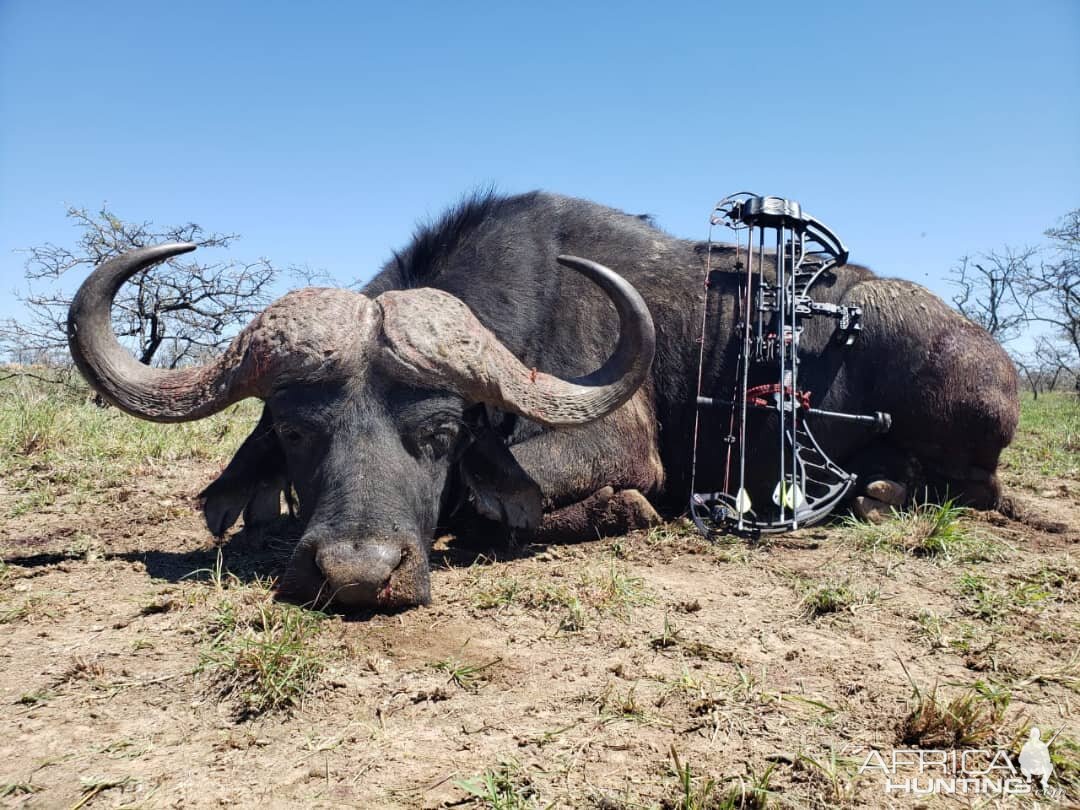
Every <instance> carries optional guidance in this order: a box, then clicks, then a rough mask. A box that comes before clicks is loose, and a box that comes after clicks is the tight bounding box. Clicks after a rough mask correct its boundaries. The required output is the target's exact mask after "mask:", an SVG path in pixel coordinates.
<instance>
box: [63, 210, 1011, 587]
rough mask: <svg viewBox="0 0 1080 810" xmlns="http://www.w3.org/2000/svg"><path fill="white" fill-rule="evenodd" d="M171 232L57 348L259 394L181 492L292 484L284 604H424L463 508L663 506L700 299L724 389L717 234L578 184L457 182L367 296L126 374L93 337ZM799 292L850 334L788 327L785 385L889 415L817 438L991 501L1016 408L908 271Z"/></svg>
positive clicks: (146, 382)
mask: <svg viewBox="0 0 1080 810" xmlns="http://www.w3.org/2000/svg"><path fill="white" fill-rule="evenodd" d="M192 248H193V246H190V245H163V246H159V247H156V248H145V249H141V250H137V251H134V252H132V253H129V254H125V255H123V256H121V257H119V258H117V259H114V260H112V261H109V262H107V263H105V264H103V265H102V266H101V267H99V268H97V269H96V270H95V271H94V273H93V274H92V275H91V276H90V277H89V279H87V281H86V282H85V283H84V284H83V286H82V288H81V289H80V290H79V293H78V295H77V297H76V299H75V301H74V303H73V304H72V308H71V314H70V318H69V324H68V328H69V339H70V345H71V351H72V354H73V356H74V358H75V361H76V363H77V365H78V367H79V369H80V370H81V371H82V373H83V374H84V375H85V376H86V378H87V380H88V381H89V382H90V384H91V385H92V386H93V387H94V388H95V389H96V390H98V391H99V392H100V393H101V395H102V396H103V397H105V398H106V399H107V400H109V401H110V402H112V403H114V404H115V405H117V406H118V407H120V408H122V409H124V410H125V411H127V412H128V413H131V414H133V415H135V416H139V417H142V418H145V419H153V420H157V421H184V420H190V419H199V418H201V417H204V416H207V415H209V414H212V413H214V412H216V411H219V410H221V409H222V408H224V407H225V406H227V405H228V404H229V403H232V402H235V401H237V400H239V399H241V398H244V397H258V398H260V399H262V400H263V401H264V402H265V408H264V411H263V416H262V419H261V420H260V422H259V425H258V426H257V427H256V429H255V431H254V432H253V433H252V434H251V436H250V437H248V439H247V440H246V441H245V443H244V445H243V446H242V447H241V449H240V450H239V451H238V452H237V454H236V456H235V457H234V459H233V460H232V462H231V463H230V464H229V465H228V467H227V468H226V469H225V470H224V472H223V473H222V474H221V476H220V477H219V478H218V479H217V480H216V481H214V482H213V483H212V484H211V485H210V486H209V487H208V488H207V489H206V490H205V491H204V492H203V498H204V499H205V502H204V512H205V516H206V520H207V525H208V526H209V528H210V530H211V532H213V533H214V534H222V533H223V532H224V531H225V530H226V529H228V527H229V526H231V525H232V524H233V522H235V520H236V519H237V517H238V516H239V514H240V513H241V512H244V513H245V516H246V519H247V520H248V521H249V522H250V523H258V522H259V521H260V520H265V519H267V518H268V517H271V516H276V515H277V514H278V513H279V510H280V494H281V493H282V492H283V491H284V492H287V493H288V492H292V491H295V494H296V496H297V498H298V503H299V517H300V520H301V522H302V523H303V524H304V527H305V528H304V533H303V536H302V538H301V540H300V541H299V543H298V544H297V546H296V549H295V551H294V553H293V555H292V558H291V560H290V562H289V566H288V569H287V572H286V574H285V576H284V577H283V580H282V588H283V590H284V591H286V592H288V593H290V594H291V595H292V596H293V597H294V598H298V599H301V600H315V601H318V602H319V603H320V604H327V603H330V602H331V601H332V602H333V603H334V604H335V605H337V606H340V607H343V608H350V607H358V606H381V607H388V606H402V605H412V604H419V603H426V602H427V601H429V599H430V582H429V571H428V546H429V542H430V540H431V539H432V537H433V536H434V532H435V531H436V528H437V527H439V528H443V529H448V530H451V531H453V530H455V529H458V530H460V529H461V527H462V526H465V525H475V521H476V520H477V518H478V517H479V518H482V519H486V520H490V521H495V522H497V523H498V524H501V525H502V526H504V527H507V528H509V529H512V530H520V531H524V532H536V533H539V534H541V536H547V537H556V536H573V535H575V534H576V535H586V536H588V535H593V536H595V535H596V534H598V533H610V532H622V531H625V530H627V529H629V528H634V527H638V526H642V525H647V524H648V523H650V522H652V521H655V520H656V519H658V516H657V511H654V509H655V510H658V511H659V512H660V513H661V514H666V515H671V514H677V513H679V512H681V511H682V510H683V509H685V507H686V504H687V499H688V495H689V460H690V456H691V442H692V434H693V425H694V414H695V400H696V395H697V378H698V364H699V352H700V351H701V348H702V347H701V345H700V343H699V342H698V338H699V336H700V330H701V323H702V306H703V302H704V305H705V306H707V307H708V315H709V318H708V322H709V324H710V329H709V331H708V334H707V335H706V340H705V345H704V352H703V354H702V355H701V357H703V365H702V380H703V390H704V392H705V393H706V394H708V395H713V394H714V393H715V395H716V396H721V395H723V394H730V391H731V385H732V379H733V375H734V369H735V367H736V361H737V356H738V347H739V341H738V339H737V337H736V334H735V332H736V330H735V325H736V323H737V322H738V321H739V319H740V318H741V317H742V314H741V313H740V301H741V300H742V296H741V295H740V293H739V284H740V282H741V280H742V279H743V278H744V273H742V272H740V271H738V270H737V269H736V267H735V264H736V252H735V249H734V248H732V247H726V246H721V247H717V246H715V245H712V246H710V245H708V244H705V243H701V242H694V241H688V240H683V239H678V238H675V237H672V236H670V235H668V234H667V233H664V232H663V231H661V230H659V229H658V228H656V227H655V226H654V225H653V224H652V223H651V221H650V220H649V218H647V217H639V216H631V215H628V214H625V213H622V212H620V211H616V210H613V209H611V208H606V207H603V206H600V205H597V204H595V203H592V202H588V201H585V200H579V199H572V198H568V197H562V196H557V195H554V194H548V193H542V192H533V193H529V194H523V195H519V196H510V197H504V196H497V195H494V194H485V195H478V196H475V197H472V198H470V199H467V200H466V201H464V202H463V203H462V204H461V205H459V206H458V207H456V208H455V209H453V210H451V211H449V212H448V213H447V214H446V215H444V216H443V217H442V219H440V220H439V221H438V222H436V223H434V224H432V225H429V226H426V227H422V228H420V229H419V230H418V232H417V233H416V235H415V237H414V238H413V240H412V242H411V243H410V244H409V245H408V246H407V247H406V248H405V249H404V250H402V251H401V252H400V253H396V254H395V255H394V256H393V258H392V259H391V260H390V261H389V262H388V263H387V264H386V265H385V266H384V267H383V269H382V271H381V272H380V273H379V274H378V275H377V276H376V277H375V278H374V279H373V280H372V281H371V283H370V284H368V285H367V287H366V288H365V290H364V292H363V294H360V293H356V292H352V291H348V290H341V289H316V288H308V289H303V290H299V291H295V292H292V293H289V294H288V295H286V296H284V297H283V298H281V299H280V300H278V301H277V302H275V303H274V304H272V305H271V306H270V307H269V308H267V309H266V310H265V311H264V312H263V313H262V314H261V315H259V316H258V317H257V318H256V319H255V320H254V321H253V322H252V323H251V324H250V325H249V326H248V327H247V328H246V329H245V330H244V331H243V332H242V333H241V334H240V335H239V336H237V338H236V339H235V340H234V341H233V343H232V345H231V346H230V348H229V349H228V350H227V351H226V352H225V353H224V354H223V355H222V356H221V357H220V358H219V359H218V360H216V361H215V362H213V363H212V364H210V365H209V366H205V367H199V368H185V369H180V370H173V371H169V370H162V369H156V368H149V367H147V366H143V365H141V364H139V363H138V362H137V361H136V360H135V359H134V358H132V357H131V356H130V355H129V354H128V353H127V352H126V351H124V350H123V348H122V347H121V346H120V345H119V344H118V343H117V341H116V338H115V337H114V335H113V333H112V330H111V326H110V316H109V310H110V306H111V302H112V298H113V296H114V295H115V293H116V291H117V290H118V289H119V287H120V286H121V285H122V284H123V283H124V281H125V280H126V279H128V278H129V277H130V276H131V275H133V274H134V273H136V272H138V271H139V270H141V269H144V268H146V267H147V266H149V265H150V264H152V263H154V262H157V261H161V260H163V259H165V258H167V257H169V256H173V255H176V254H178V253H181V252H183V251H186V250H190V249H192ZM567 256H581V257H588V259H590V260H592V261H583V260H580V259H573V258H567ZM707 259H708V265H709V267H710V268H711V278H710V279H709V285H708V291H707V292H706V288H705V286H704V285H703V283H702V282H703V277H704V272H705V268H706V260H707ZM593 262H596V263H598V264H593ZM565 268H568V269H565ZM605 268H611V270H607V269H605ZM612 270H613V271H614V272H612ZM631 285H632V286H631ZM635 289H636V290H637V291H639V292H640V295H641V298H639V297H638V296H637V294H636V293H635V292H634V290H635ZM814 295H815V297H816V298H817V300H819V301H823V302H831V303H843V304H850V305H858V306H861V307H862V309H863V318H862V323H863V330H862V334H861V335H860V336H859V338H858V340H856V341H855V344H854V345H853V346H851V347H850V348H841V347H838V346H837V345H836V343H835V342H834V341H832V340H831V337H832V331H831V330H832V324H831V323H825V322H824V321H822V322H821V323H819V322H818V321H816V320H815V321H814V322H812V323H810V324H809V325H808V327H807V329H806V332H805V334H804V336H803V340H802V343H801V351H802V354H801V358H802V370H801V371H800V375H801V376H800V382H801V384H802V385H803V386H804V387H805V388H806V389H807V390H808V391H809V393H810V396H811V398H812V401H813V403H814V404H815V405H817V406H818V407H821V408H825V409H829V410H834V411H849V412H859V413H868V412H873V411H887V412H889V413H891V414H892V418H893V427H892V430H891V431H890V432H889V433H887V434H886V435H884V436H876V435H871V434H870V433H869V432H867V431H864V430H860V429H859V428H857V427H851V426H848V425H840V424H835V425H828V424H822V425H820V426H819V427H818V428H817V431H816V432H817V434H818V438H819V441H820V442H821V444H822V446H823V447H825V448H826V449H827V451H828V452H829V454H830V455H831V456H832V457H833V458H834V459H835V460H837V461H838V462H839V463H840V464H842V465H844V466H845V467H846V468H848V469H849V470H851V471H853V472H856V473H858V474H859V476H860V482H862V483H864V484H866V483H869V484H872V485H874V484H876V485H878V487H879V488H878V490H877V491H880V484H881V480H883V479H890V480H895V481H897V482H900V483H901V484H903V485H906V486H907V489H908V491H909V492H915V491H916V490H919V491H925V490H924V488H929V490H930V491H931V492H934V493H942V494H943V493H946V492H947V493H948V494H949V495H950V496H957V497H959V498H960V499H961V500H962V501H964V502H966V503H969V504H972V505H975V506H979V507H990V506H993V505H994V504H995V503H996V502H997V501H998V498H999V494H1000V492H999V486H998V483H997V479H996V477H995V469H996V467H997V462H998V456H999V454H1000V452H1001V450H1002V448H1004V447H1005V446H1006V445H1007V444H1008V442H1009V441H1010V439H1011V438H1012V434H1013V430H1014V428H1015V426H1016V421H1017V418H1018V410H1019V408H1018V397H1017V380H1016V372H1015V369H1014V368H1013V366H1012V363H1011V362H1010V361H1009V359H1008V357H1007V356H1006V355H1005V353H1004V351H1003V350H1002V349H1001V348H1000V347H999V346H998V345H997V343H995V342H994V340H993V339H992V338H991V337H990V336H989V335H988V334H987V333H986V332H985V331H984V330H983V329H981V328H980V327H978V326H976V325H974V324H973V323H971V322H969V321H967V320H966V319H964V318H963V317H961V316H960V315H958V314H956V313H955V312H954V311H953V310H951V309H950V308H949V307H947V306H946V305H945V304H944V303H943V302H942V301H941V300H940V299H938V298H937V297H936V296H934V295H933V294H931V293H930V292H929V291H927V290H925V289H924V288H922V287H920V286H918V285H916V284H913V283H911V282H908V281H900V280H896V279H883V278H878V277H876V276H874V274H873V273H871V272H870V271H869V270H867V269H865V268H863V267H858V266H854V265H847V266H843V267H840V268H838V269H836V270H835V271H833V272H831V273H830V274H828V276H827V277H826V278H825V279H824V280H823V281H822V282H821V283H819V284H818V285H817V286H816V287H815V289H814ZM642 298H643V299H644V303H643V302H642V300H641V299H642ZM646 305H647V307H646ZM613 309H614V310H615V312H614V313H613V312H612V310H613ZM650 313H651V320H650ZM615 315H617V317H615ZM653 324H655V330H654V325H653ZM654 334H655V338H654ZM654 340H655V343H654ZM654 349H655V356H654ZM650 363H651V365H650ZM549 375H550V376H549ZM726 423H727V419H726V417H724V418H720V417H716V416H713V417H711V418H705V420H704V422H703V424H702V425H701V432H700V438H699V447H700V448H701V449H702V450H701V453H700V454H699V462H698V470H697V482H698V487H697V488H698V489H699V490H704V489H706V488H709V487H711V488H712V489H719V488H720V484H719V482H720V478H721V476H722V467H723V464H722V455H723V454H722V453H721V452H720V448H721V447H722V446H723V440H724V437H725V436H726V434H727V430H728V428H727V425H726ZM762 452H763V453H765V452H767V451H764V450H763V451H762Z"/></svg>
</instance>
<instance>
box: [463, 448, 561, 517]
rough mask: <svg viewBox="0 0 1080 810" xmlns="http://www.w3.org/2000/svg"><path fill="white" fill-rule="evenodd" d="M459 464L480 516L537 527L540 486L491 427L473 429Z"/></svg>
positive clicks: (540, 507) (541, 499) (542, 503)
mask: <svg viewBox="0 0 1080 810" xmlns="http://www.w3.org/2000/svg"><path fill="white" fill-rule="evenodd" d="M460 467H461V476H462V478H463V479H464V481H465V484H466V485H467V486H468V487H469V489H470V490H471V492H472V496H473V503H474V505H475V507H476V511H477V512H479V513H480V514H481V515H482V516H484V517H486V518H489V519H490V520H496V521H499V522H500V523H502V524H504V525H506V526H509V527H510V528H512V529H525V530H528V531H535V530H536V529H537V528H538V527H539V526H540V519H541V516H542V514H543V509H544V496H543V493H541V491H540V485H539V484H537V483H536V481H534V480H533V479H532V478H531V477H529V474H528V473H526V472H525V470H523V469H522V468H521V465H520V464H518V462H517V459H515V458H514V456H513V454H511V452H510V450H509V448H507V446H506V445H505V444H504V443H503V441H502V440H501V439H500V438H499V437H498V435H496V433H495V432H494V431H493V430H491V429H485V428H479V429H477V430H476V432H475V434H474V437H473V441H472V443H471V444H470V445H469V447H468V449H467V450H466V451H465V453H464V454H463V455H462V457H461V462H460Z"/></svg>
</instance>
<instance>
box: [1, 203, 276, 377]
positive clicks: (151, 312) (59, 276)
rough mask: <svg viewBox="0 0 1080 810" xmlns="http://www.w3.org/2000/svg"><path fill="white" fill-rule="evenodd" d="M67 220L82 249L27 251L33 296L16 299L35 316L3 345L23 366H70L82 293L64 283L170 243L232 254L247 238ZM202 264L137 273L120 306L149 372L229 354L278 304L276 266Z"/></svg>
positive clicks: (118, 319)
mask: <svg viewBox="0 0 1080 810" xmlns="http://www.w3.org/2000/svg"><path fill="white" fill-rule="evenodd" d="M67 216H68V218H69V219H70V220H71V221H72V222H73V223H74V225H75V226H76V227H77V228H78V230H79V232H80V233H79V238H78V240H77V241H76V243H75V245H74V247H71V248H68V247H61V246H58V245H54V244H51V243H48V244H45V245H42V246H39V247H33V248H29V249H28V250H26V251H25V252H26V253H27V254H28V258H27V260H26V270H25V278H26V282H27V288H26V290H25V291H24V292H22V293H16V296H17V297H18V298H19V299H20V300H21V301H22V302H23V304H24V305H25V307H26V316H25V317H24V318H21V319H17V318H11V319H8V320H7V321H5V322H3V323H0V346H2V347H3V349H5V350H6V353H7V354H8V357H9V359H11V360H13V361H14V362H21V363H27V362H33V363H43V362H44V363H61V364H64V363H66V362H67V360H68V354H67V313H68V307H69V306H70V305H71V299H72V296H73V291H72V287H73V286H74V285H73V284H71V283H68V284H66V285H64V284H63V283H62V282H64V281H68V279H69V278H70V276H71V275H78V279H77V281H79V282H81V281H82V279H83V278H84V277H85V276H86V275H87V274H88V273H89V271H90V270H91V269H93V268H94V267H95V266H97V265H98V264H101V263H102V262H103V261H106V260H107V259H110V258H113V257H115V256H118V255H120V254H121V253H123V252H125V251H127V250H131V249H133V248H138V247H145V246H148V245H156V244H160V243H162V242H194V243H195V244H197V245H198V246H199V247H200V248H210V247H229V245H230V244H231V243H232V242H233V241H234V240H236V239H237V238H238V237H237V236H236V234H221V233H207V232H205V231H204V230H203V229H202V228H201V227H200V226H198V225H196V224H194V223H189V224H187V225H179V226H175V227H170V228H161V229H155V228H154V226H153V225H152V223H149V222H142V223H131V222H125V221H123V220H121V219H120V218H119V217H117V216H116V215H115V214H113V213H112V212H111V211H109V210H108V209H106V208H102V209H101V210H100V211H98V212H96V213H91V212H89V211H87V210H86V209H84V208H70V209H68V212H67ZM193 255H197V254H185V256H182V257H178V258H176V259H172V260H170V261H168V262H166V263H165V264H163V265H159V266H157V267H155V268H153V269H151V270H150V271H149V272H145V273H138V274H136V275H135V277H134V278H132V279H131V280H130V281H128V283H127V284H125V285H124V287H123V289H121V290H120V292H119V294H118V295H117V297H116V303H115V304H114V306H113V310H112V315H113V328H114V330H115V332H116V334H117V336H118V337H119V338H120V340H121V342H123V343H125V344H126V345H128V346H129V348H130V349H131V350H132V351H133V352H134V354H135V355H136V356H137V357H138V358H139V360H140V361H142V362H143V363H147V364H153V365H161V366H167V367H170V368H175V367H177V366H180V365H183V364H184V363H186V362H189V361H191V360H194V359H197V358H198V357H199V356H200V355H201V354H204V353H207V352H210V351H213V350H216V349H220V348H221V347H222V346H223V345H224V344H226V343H227V342H228V340H229V339H230V337H231V334H232V332H233V331H234V330H235V328H236V327H238V326H241V325H243V324H245V323H247V322H248V321H249V320H250V319H251V318H252V317H253V316H254V315H255V314H257V313H258V312H259V311H261V310H262V309H263V308H264V307H265V306H266V304H267V303H269V301H270V295H269V293H270V288H271V285H272V284H273V282H274V280H275V278H276V277H277V275H278V271H277V269H276V268H275V267H274V266H273V265H272V264H271V263H270V262H269V261H267V260H266V259H259V260H258V261H255V262H251V263H245V262H237V261H226V262H210V263H205V262H200V261H198V260H196V259H194V258H193ZM76 270H78V271H81V272H78V273H72V271H76Z"/></svg>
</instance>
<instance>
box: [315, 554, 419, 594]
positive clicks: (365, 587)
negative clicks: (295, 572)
mask: <svg viewBox="0 0 1080 810" xmlns="http://www.w3.org/2000/svg"><path fill="white" fill-rule="evenodd" d="M404 556H405V544H404V543H403V542H396V541H394V540H378V541H376V540H363V541H360V540H346V541H340V542H336V543H324V544H322V545H321V547H320V548H319V550H318V551H317V552H316V553H315V564H316V565H317V566H318V567H319V570H320V571H321V572H322V575H323V577H324V578H325V579H326V586H327V591H326V596H328V597H330V598H331V599H333V600H334V601H335V602H337V603H338V604H342V605H357V606H359V605H375V604H378V603H379V602H380V601H383V600H384V599H385V596H386V593H385V592H386V590H387V589H388V587H389V585H390V578H391V576H392V575H393V573H394V571H395V570H396V569H397V567H398V566H399V565H400V564H401V561H402V558H403V557H404Z"/></svg>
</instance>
